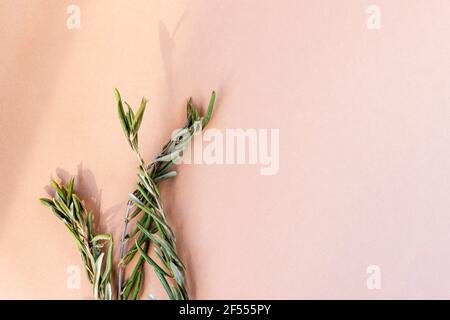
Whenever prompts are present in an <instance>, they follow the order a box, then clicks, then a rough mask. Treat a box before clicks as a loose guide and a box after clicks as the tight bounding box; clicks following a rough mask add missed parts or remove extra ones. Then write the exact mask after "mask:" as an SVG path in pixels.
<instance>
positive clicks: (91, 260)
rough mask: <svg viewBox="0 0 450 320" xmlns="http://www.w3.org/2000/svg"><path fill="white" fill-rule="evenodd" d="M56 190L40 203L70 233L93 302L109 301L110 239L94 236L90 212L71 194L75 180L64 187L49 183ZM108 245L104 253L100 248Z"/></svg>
mask: <svg viewBox="0 0 450 320" xmlns="http://www.w3.org/2000/svg"><path fill="white" fill-rule="evenodd" d="M51 185H52V187H53V189H54V190H55V197H54V198H52V199H47V198H41V199H40V201H41V202H42V204H44V205H45V206H47V207H48V208H50V210H51V211H52V212H53V213H54V214H55V216H56V217H58V218H59V219H60V220H61V221H62V222H63V223H64V224H65V226H66V227H67V229H68V230H69V231H70V233H71V234H72V236H73V237H74V239H75V242H76V244H77V247H78V249H79V250H80V253H81V258H82V260H83V264H84V267H85V269H86V273H87V277H88V279H89V282H90V283H91V284H92V285H93V291H94V299H101V300H111V299H112V288H111V268H112V255H113V239H112V237H111V235H109V234H97V235H96V234H95V233H94V230H93V221H92V220H93V216H92V211H90V210H89V211H88V210H87V209H86V208H85V204H84V202H83V201H82V200H80V198H79V197H78V196H77V195H76V194H75V193H74V189H73V186H74V179H73V178H71V179H70V182H69V183H68V184H67V185H66V186H64V185H63V183H61V184H58V183H57V182H56V181H54V180H51ZM106 243H109V246H108V250H107V253H106V258H105V253H104V252H103V247H104V245H105V244H106Z"/></svg>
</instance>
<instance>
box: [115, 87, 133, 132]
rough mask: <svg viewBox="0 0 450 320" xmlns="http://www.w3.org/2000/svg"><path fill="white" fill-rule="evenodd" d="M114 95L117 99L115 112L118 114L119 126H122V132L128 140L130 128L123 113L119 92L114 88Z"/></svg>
mask: <svg viewBox="0 0 450 320" xmlns="http://www.w3.org/2000/svg"><path fill="white" fill-rule="evenodd" d="M114 93H115V94H116V99H117V111H118V113H119V119H120V124H121V125H122V129H123V132H124V133H125V136H126V137H127V139H128V137H129V135H130V128H129V124H128V121H127V117H126V115H125V111H124V110H123V104H122V98H121V97H120V93H119V90H117V88H114Z"/></svg>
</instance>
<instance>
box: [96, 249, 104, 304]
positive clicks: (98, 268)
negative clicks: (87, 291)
mask: <svg viewBox="0 0 450 320" xmlns="http://www.w3.org/2000/svg"><path fill="white" fill-rule="evenodd" d="M102 261H103V253H101V254H100V256H99V257H98V258H97V260H96V261H95V266H94V299H99V291H100V288H99V286H100V274H101V268H102Z"/></svg>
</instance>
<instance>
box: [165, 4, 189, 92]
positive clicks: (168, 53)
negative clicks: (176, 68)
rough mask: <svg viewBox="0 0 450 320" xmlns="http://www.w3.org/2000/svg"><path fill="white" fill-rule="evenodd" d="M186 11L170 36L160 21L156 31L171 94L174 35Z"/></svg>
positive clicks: (185, 11)
mask: <svg viewBox="0 0 450 320" xmlns="http://www.w3.org/2000/svg"><path fill="white" fill-rule="evenodd" d="M186 13H187V10H184V12H183V14H182V15H181V17H180V19H178V22H177V24H176V26H175V28H174V29H173V31H172V34H170V32H169V30H168V29H167V25H166V24H165V23H164V22H163V21H162V20H159V24H158V29H159V47H160V50H161V56H162V59H163V64H164V71H165V74H166V81H167V86H168V88H169V92H173V91H172V90H173V62H172V61H173V59H172V57H173V51H174V49H175V35H176V33H177V31H178V29H179V27H180V25H181V22H182V21H183V20H184V18H185V17H186Z"/></svg>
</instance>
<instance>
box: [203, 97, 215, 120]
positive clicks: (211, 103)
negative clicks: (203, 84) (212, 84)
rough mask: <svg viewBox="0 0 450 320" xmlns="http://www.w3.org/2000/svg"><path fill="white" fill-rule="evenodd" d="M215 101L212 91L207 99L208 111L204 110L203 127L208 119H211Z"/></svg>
mask: <svg viewBox="0 0 450 320" xmlns="http://www.w3.org/2000/svg"><path fill="white" fill-rule="evenodd" d="M215 101H216V92H215V91H213V92H212V94H211V99H210V100H209V105H208V111H207V112H206V115H205V117H204V118H203V129H204V128H206V126H207V125H208V123H209V121H210V120H211V117H212V113H213V109H214V102H215Z"/></svg>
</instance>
